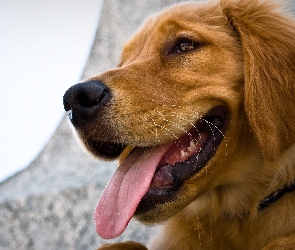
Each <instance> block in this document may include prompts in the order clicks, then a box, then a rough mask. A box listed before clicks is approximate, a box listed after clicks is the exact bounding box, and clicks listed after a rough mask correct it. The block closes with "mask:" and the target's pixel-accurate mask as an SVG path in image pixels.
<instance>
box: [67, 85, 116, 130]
mask: <svg viewBox="0 0 295 250" xmlns="http://www.w3.org/2000/svg"><path fill="white" fill-rule="evenodd" d="M110 99H111V93H110V89H109V88H108V87H107V86H106V85H104V84H103V83H102V82H100V81H96V80H91V81H88V82H83V83H78V84H76V85H74V86H72V87H70V88H69V89H68V90H67V91H66V92H65V94H64V96H63V105H64V109H65V111H70V119H71V121H72V122H73V123H74V125H79V124H81V123H83V122H85V121H88V120H89V119H92V118H93V117H94V116H95V115H96V114H97V112H98V111H100V110H101V109H103V107H104V106H105V105H106V104H107V103H108V102H109V101H110Z"/></svg>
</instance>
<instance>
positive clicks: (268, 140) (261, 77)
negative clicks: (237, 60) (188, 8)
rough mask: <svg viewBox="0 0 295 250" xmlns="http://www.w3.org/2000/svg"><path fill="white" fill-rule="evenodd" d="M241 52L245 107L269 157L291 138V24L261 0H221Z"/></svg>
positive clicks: (294, 80)
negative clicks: (240, 46) (238, 40)
mask: <svg viewBox="0 0 295 250" xmlns="http://www.w3.org/2000/svg"><path fill="white" fill-rule="evenodd" d="M220 6H221V10H222V12H223V14H224V15H225V16H226V17H227V18H228V21H229V24H230V25H231V26H232V28H233V29H234V31H235V32H236V33H237V34H238V36H239V37H240V40H241V44H242V48H243V53H244V60H245V63H244V74H245V109H246V113H247V116H248V119H249V121H250V124H251V127H252V129H253V131H254V133H255V135H256V137H257V139H258V141H259V143H260V146H261V149H262V151H263V153H264V155H265V157H266V158H267V159H270V160H274V159H275V158H276V157H277V156H278V155H279V154H280V153H281V152H282V151H283V150H285V149H286V148H288V147H289V146H290V145H291V144H293V143H294V142H295V22H294V20H293V19H291V18H288V17H286V16H284V15H282V14H280V13H279V12H277V11H276V10H277V7H278V6H275V5H274V4H270V3H269V1H264V0H240V1H234V0H221V1H220Z"/></svg>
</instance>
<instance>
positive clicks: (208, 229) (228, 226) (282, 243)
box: [77, 0, 295, 250]
mask: <svg viewBox="0 0 295 250" xmlns="http://www.w3.org/2000/svg"><path fill="white" fill-rule="evenodd" d="M179 38H181V39H186V40H189V41H194V42H196V43H197V44H198V46H196V48H194V49H192V50H189V51H187V52H183V53H182V52H179V51H176V50H175V48H176V49H177V41H179ZM171 51H172V52H171ZM89 80H99V81H102V82H103V83H104V84H105V85H107V86H108V87H109V88H110V89H111V90H112V93H113V96H112V100H111V103H110V104H109V105H108V106H107V107H106V108H105V111H104V113H103V115H101V116H100V117H97V118H95V119H94V120H93V121H91V122H90V123H89V124H87V125H86V126H84V127H83V128H77V132H78V134H79V136H80V138H81V139H82V141H83V142H84V143H85V145H86V147H88V150H90V151H93V150H92V149H91V147H90V146H87V145H89V141H91V140H92V139H93V138H95V139H97V138H99V140H102V141H112V142H116V143H124V144H125V145H126V144H127V145H129V147H128V149H129V150H128V152H127V151H125V152H124V156H122V157H121V159H122V160H123V159H124V158H125V157H126V156H127V155H128V153H129V151H130V149H132V148H133V147H138V146H139V147H151V146H153V145H164V144H165V143H168V142H169V141H173V140H175V138H179V137H180V136H181V135H182V134H183V133H186V132H187V131H188V130H189V129H190V127H191V126H192V124H195V122H196V121H197V120H199V119H201V118H202V117H203V116H204V115H205V114H206V113H207V112H208V110H210V109H211V108H213V107H215V106H220V105H221V106H224V107H226V109H227V110H228V112H229V118H228V124H227V128H226V131H225V133H224V139H223V141H222V142H221V144H220V145H219V147H218V149H217V151H216V153H215V154H214V157H213V158H212V159H211V160H210V161H209V162H208V163H207V165H206V166H205V167H204V168H203V169H202V170H201V171H199V172H198V173H197V174H195V175H194V176H192V177H191V178H189V179H187V180H186V181H185V182H184V183H183V185H182V187H181V189H180V190H179V192H178V194H177V197H176V198H175V199H174V200H173V201H172V202H168V203H162V204H159V205H157V206H155V208H152V209H150V210H148V211H147V212H145V213H142V214H140V215H137V216H136V218H137V219H139V220H140V221H142V222H143V223H146V224H152V223H160V222H165V223H164V225H163V228H162V231H161V233H160V234H159V235H157V236H156V237H155V238H153V239H152V241H151V244H150V246H149V248H148V249H150V250H162V249H168V250H172V249H177V250H181V249H184V250H188V249H219V250H222V249H224V250H229V249H247V250H249V249H264V250H266V249H295V209H294V208H295V192H293V193H288V194H285V195H284V196H283V197H282V198H280V199H279V200H278V201H276V202H275V203H274V204H272V205H271V206H269V207H267V208H265V209H263V210H258V209H257V208H258V206H259V203H260V201H261V200H262V199H263V198H265V197H266V196H268V195H269V194H271V193H272V192H275V191H276V190H278V189H279V188H280V187H282V186H284V185H286V184H290V183H292V182H293V181H294V180H295V118H294V117H295V116H294V113H295V101H294V100H295V22H294V19H292V18H290V17H288V16H287V15H285V14H282V13H281V12H280V10H279V8H278V6H276V5H275V4H273V3H271V2H269V1H264V0H240V1H238V0H237V1H234V0H220V1H219V2H213V1H211V2H207V3H183V4H178V5H176V6H172V7H170V8H168V9H166V10H164V11H163V12H162V13H160V14H158V15H155V16H153V17H151V18H150V19H148V20H147V21H146V22H145V24H144V25H143V26H142V27H141V28H140V30H138V31H137V32H136V34H135V35H134V36H133V38H132V39H131V40H130V41H129V42H128V43H127V44H126V46H125V48H124V50H123V53H122V57H121V60H120V63H119V65H118V67H117V68H115V69H113V70H110V71H107V72H105V73H102V74H100V75H97V76H94V77H92V78H91V79H88V81H89ZM101 131H104V134H102V132H101ZM130 244H131V248H128V247H130ZM100 249H140V247H139V246H138V245H134V247H133V248H132V243H130V242H129V243H128V246H127V245H124V243H120V244H119V245H117V244H114V245H108V246H105V247H104V246H103V247H101V248H100ZM142 249H145V248H144V247H142Z"/></svg>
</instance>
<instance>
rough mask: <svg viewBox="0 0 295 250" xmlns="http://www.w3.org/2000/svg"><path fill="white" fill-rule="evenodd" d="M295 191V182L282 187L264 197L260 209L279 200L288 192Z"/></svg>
mask: <svg viewBox="0 0 295 250" xmlns="http://www.w3.org/2000/svg"><path fill="white" fill-rule="evenodd" d="M292 191H295V182H293V183H292V184H291V185H285V186H283V187H281V188H280V189H279V190H278V191H276V192H274V193H272V194H270V195H269V196H267V197H266V198H264V199H263V200H262V201H261V202H260V204H259V206H258V210H261V209H263V208H266V207H268V206H269V205H271V204H272V203H274V202H275V201H277V200H278V199H280V198H281V197H283V196H284V195H285V194H286V193H289V192H292Z"/></svg>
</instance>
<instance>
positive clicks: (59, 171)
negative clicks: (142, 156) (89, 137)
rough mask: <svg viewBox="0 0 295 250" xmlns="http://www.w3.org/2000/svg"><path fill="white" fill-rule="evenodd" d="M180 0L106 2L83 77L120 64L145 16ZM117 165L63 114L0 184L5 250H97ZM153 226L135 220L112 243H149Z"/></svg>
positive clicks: (0, 246)
mask: <svg viewBox="0 0 295 250" xmlns="http://www.w3.org/2000/svg"><path fill="white" fill-rule="evenodd" d="M175 2H177V1H175V0H161V1H158V0H141V1H133V2H132V5H130V4H126V2H125V1H119V0H106V1H105V3H104V7H103V11H102V14H101V18H100V22H99V25H98V29H97V33H96V36H95V40H94V43H93V47H92V49H91V52H90V55H89V59H88V62H87V64H86V67H85V70H84V73H83V76H82V77H81V78H82V79H84V78H87V77H90V76H92V75H94V74H97V73H99V72H103V71H105V70H107V69H110V68H112V67H115V65H116V62H117V60H118V58H119V55H120V51H121V49H122V46H123V44H124V43H125V42H126V40H127V39H128V38H129V37H130V36H131V35H132V33H133V32H134V31H135V30H136V29H137V28H138V27H139V25H140V24H141V23H142V22H143V20H144V19H145V18H146V17H147V16H149V15H150V14H153V13H155V12H157V11H160V10H161V9H162V8H163V7H164V6H166V5H169V4H172V3H175ZM69 87H70V86H69ZM60 103H61V105H62V97H61V98H60ZM16 157H17V156H16ZM115 168H116V162H110V163H105V162H102V161H99V160H96V159H93V158H92V157H90V156H89V155H87V154H86V153H84V152H83V150H81V148H80V147H79V146H78V144H77V143H76V141H75V139H74V138H73V136H72V133H71V131H70V128H69V126H68V124H67V120H66V118H64V119H63V120H62V122H61V124H60V125H59V127H58V128H57V130H56V132H55V134H54V135H53V137H52V138H51V140H50V141H49V142H48V144H47V145H46V147H45V148H44V149H43V151H42V152H41V154H40V155H39V156H38V157H37V158H36V159H35V160H34V162H32V164H31V165H30V166H29V167H28V168H26V169H25V170H24V171H22V172H20V173H18V174H17V175H15V176H13V177H12V178H10V179H8V180H6V181H5V182H3V183H1V184H0V249H1V250H6V249H7V250H8V249H9V250H11V249H30V250H31V249H95V248H97V247H98V246H99V245H100V244H101V243H102V242H104V240H102V239H101V238H100V237H99V236H97V234H96V232H95V227H94V220H93V211H94V208H95V205H96V203H97V201H98V199H99V196H100V194H101V192H102V190H103V188H104V186H105V185H106V183H107V181H108V180H109V179H110V177H111V175H112V173H113V172H114V170H115ZM153 230H154V229H152V228H146V227H143V226H142V225H139V223H137V222H131V223H130V224H129V226H128V228H127V230H126V231H125V232H124V233H123V234H122V236H120V237H119V238H117V239H114V240H112V241H122V240H128V239H133V240H136V241H139V242H142V243H146V242H147V239H148V237H149V234H150V233H151V232H152V231H153Z"/></svg>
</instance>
